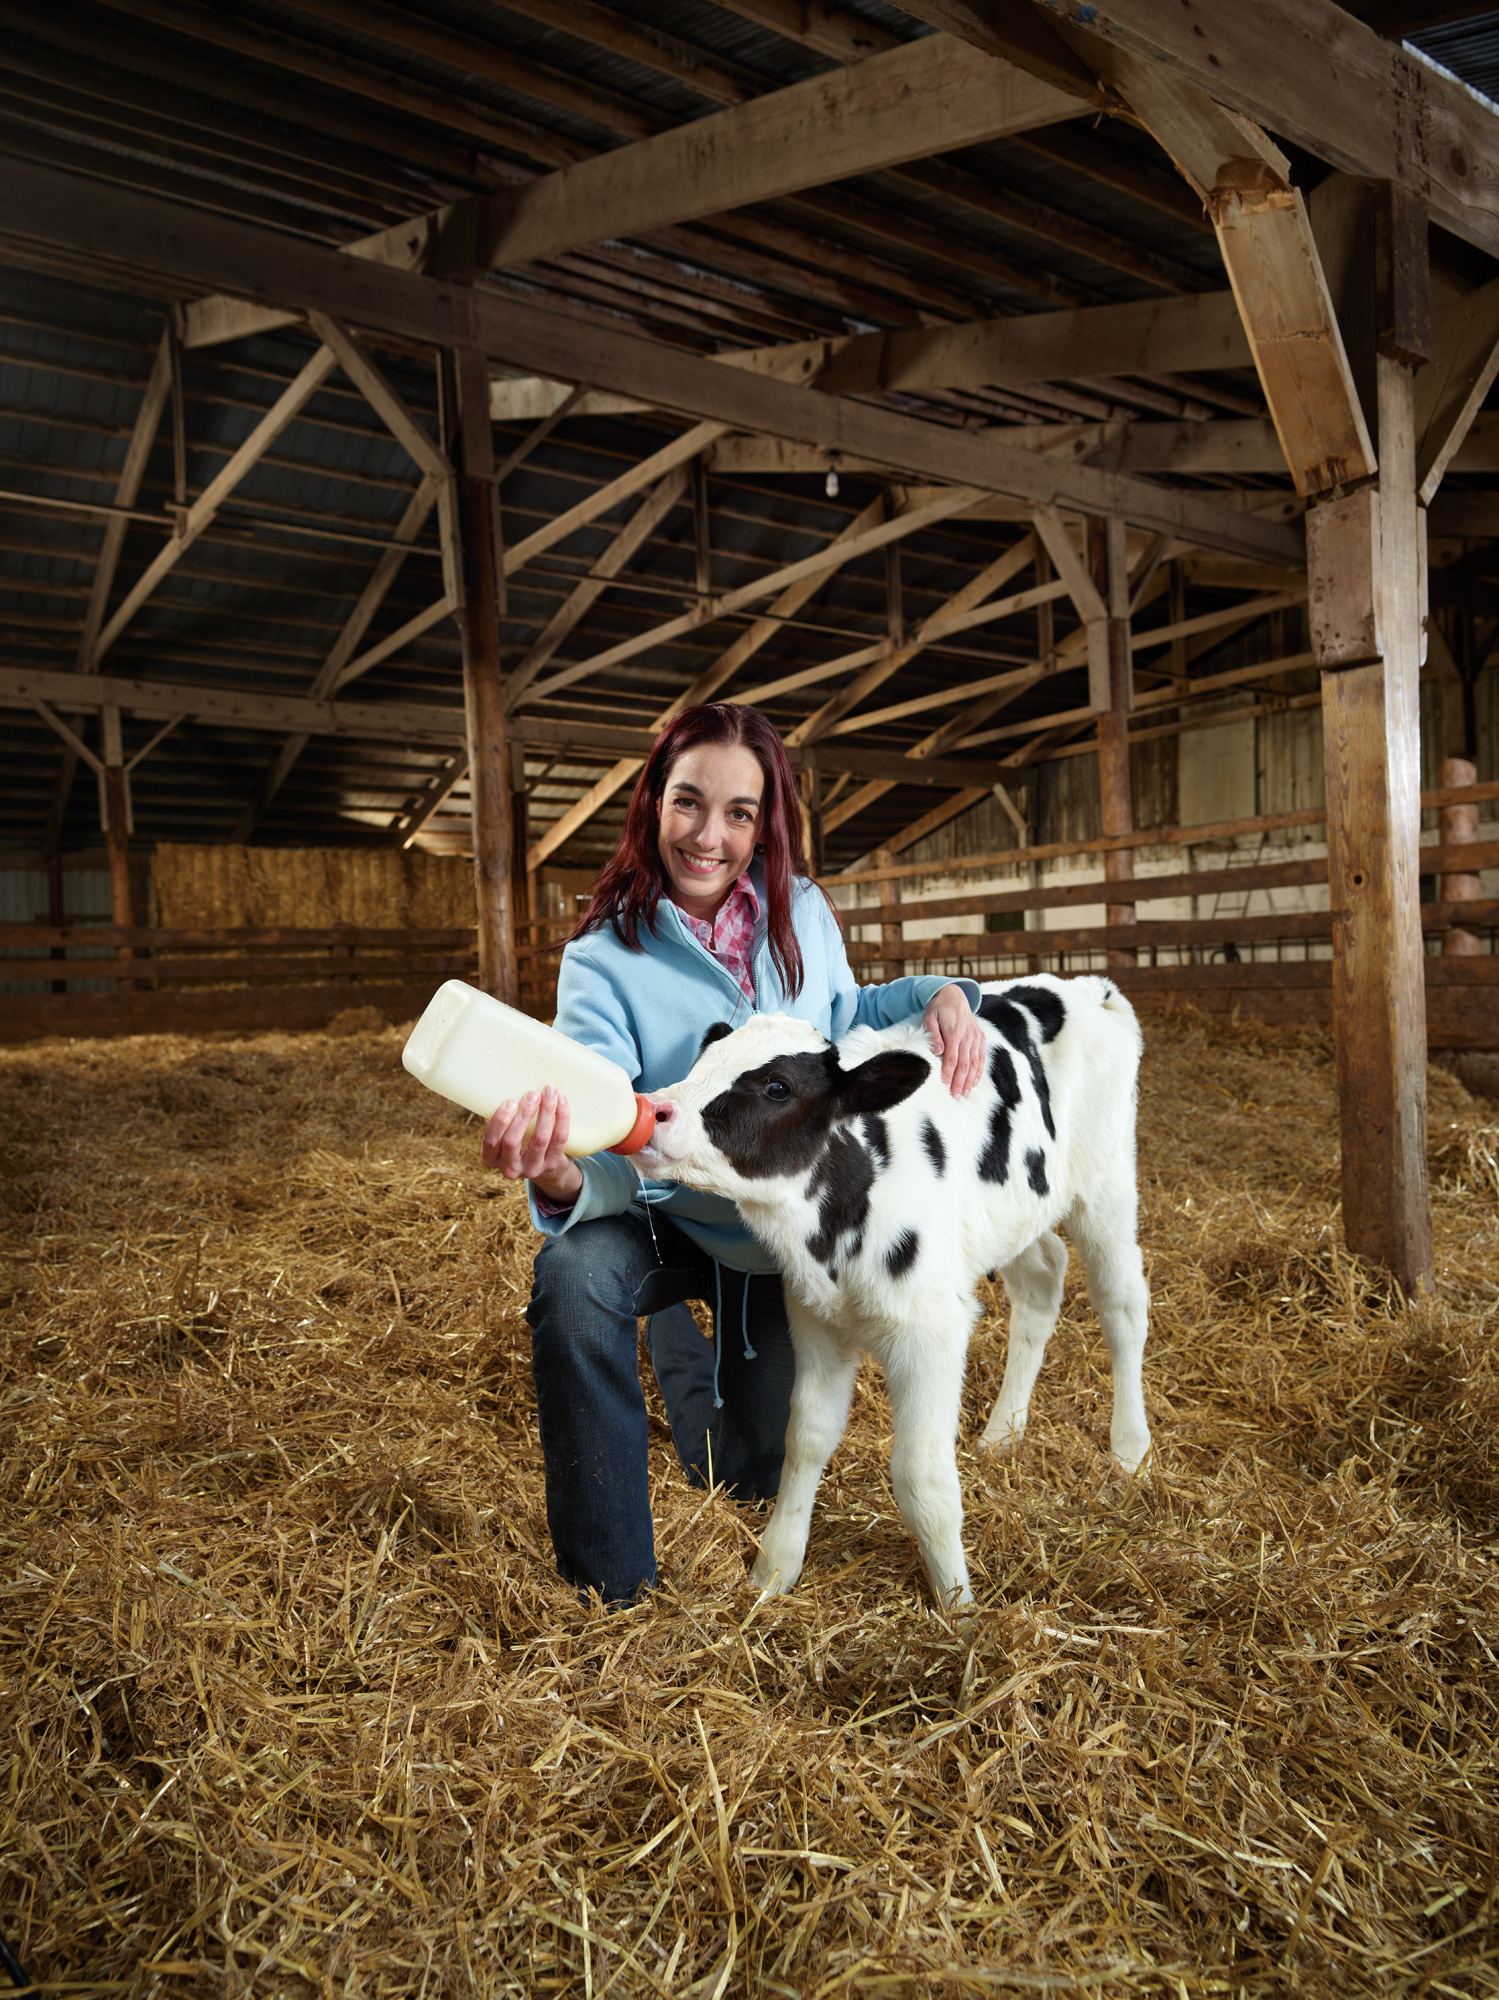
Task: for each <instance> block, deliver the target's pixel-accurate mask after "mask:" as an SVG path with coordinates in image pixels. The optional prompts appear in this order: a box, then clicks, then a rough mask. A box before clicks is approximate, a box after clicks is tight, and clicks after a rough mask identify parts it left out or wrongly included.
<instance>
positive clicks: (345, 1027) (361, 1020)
mask: <svg viewBox="0 0 1499 2000" xmlns="http://www.w3.org/2000/svg"><path fill="white" fill-rule="evenodd" d="M386 1026H388V1023H387V1021H386V1019H385V1016H384V1015H383V1014H382V1013H381V1012H380V1009H379V1008H378V1007H341V1008H340V1009H339V1011H338V1012H337V1013H336V1014H335V1015H334V1016H333V1019H332V1020H331V1021H329V1022H328V1024H327V1025H326V1026H325V1027H324V1029H323V1033H324V1034H325V1035H331V1036H332V1037H333V1038H334V1040H335V1041H338V1040H341V1039H342V1038H343V1037H344V1036H345V1035H373V1034H378V1033H379V1031H380V1030H381V1029H382V1028H384V1027H386Z"/></svg>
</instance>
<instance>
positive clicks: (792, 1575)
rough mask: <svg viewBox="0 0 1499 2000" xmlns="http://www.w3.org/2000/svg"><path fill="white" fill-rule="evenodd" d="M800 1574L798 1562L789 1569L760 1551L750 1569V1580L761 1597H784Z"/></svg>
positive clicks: (793, 1586)
mask: <svg viewBox="0 0 1499 2000" xmlns="http://www.w3.org/2000/svg"><path fill="white" fill-rule="evenodd" d="M800 1575H801V1565H800V1563H798V1564H797V1566H796V1568H795V1569H791V1568H789V1567H788V1566H783V1565H782V1564H780V1563H778V1562H775V1561H773V1560H772V1559H771V1558H770V1557H769V1556H767V1555H765V1554H764V1553H762V1554H761V1555H760V1556H759V1557H757V1559H756V1562H755V1566H754V1568H753V1569H752V1570H751V1571H750V1582H751V1583H752V1584H753V1585H754V1586H755V1588H756V1590H758V1591H759V1593H760V1595H761V1596H762V1597H784V1596H786V1594H787V1593H788V1591H790V1590H792V1589H794V1588H795V1585H796V1579H797V1578H798V1577H799V1576H800Z"/></svg>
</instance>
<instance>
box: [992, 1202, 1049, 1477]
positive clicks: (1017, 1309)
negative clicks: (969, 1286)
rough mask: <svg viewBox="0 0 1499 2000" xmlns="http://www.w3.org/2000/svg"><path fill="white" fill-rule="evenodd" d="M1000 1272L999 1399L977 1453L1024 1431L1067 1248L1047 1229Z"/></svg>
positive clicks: (1004, 1445)
mask: <svg viewBox="0 0 1499 2000" xmlns="http://www.w3.org/2000/svg"><path fill="white" fill-rule="evenodd" d="M1001 1275H1002V1276H1003V1278H1004V1281H1005V1292H1006V1294H1007V1295H1008V1297H1009V1301H1010V1344H1009V1350H1008V1352H1007V1353H1006V1355H1005V1379H1004V1381H1003V1382H1002V1383H1001V1384H1000V1388H999V1401H998V1402H997V1403H996V1404H995V1405H994V1410H993V1413H992V1415H991V1416H990V1418H989V1421H988V1423H987V1424H985V1426H984V1433H983V1436H982V1437H981V1438H980V1439H979V1449H980V1451H993V1452H1003V1451H1007V1450H1008V1449H1009V1448H1010V1446H1011V1445H1012V1444H1014V1443H1015V1441H1016V1439H1017V1438H1020V1437H1023V1436H1024V1434H1025V1419H1026V1413H1027V1411H1028V1410H1029V1409H1030V1405H1031V1392H1032V1390H1033V1389H1034V1388H1035V1386H1036V1377H1037V1376H1038V1375H1039V1374H1040V1372H1041V1362H1042V1360H1043V1358H1044V1356H1045V1354H1046V1343H1047V1341H1048V1340H1050V1339H1051V1335H1052V1329H1053V1328H1054V1327H1055V1325H1056V1323H1057V1314H1058V1313H1059V1312H1060V1311H1061V1309H1062V1286H1063V1283H1064V1282H1065V1280H1066V1277H1067V1246H1066V1244H1065V1243H1064V1242H1063V1241H1062V1239H1061V1237H1060V1236H1056V1235H1054V1234H1053V1233H1052V1231H1051V1230H1049V1229H1048V1230H1047V1231H1045V1233H1044V1234H1043V1235H1041V1236H1038V1237H1037V1238H1036V1240H1035V1242H1034V1243H1032V1244H1031V1245H1030V1247H1029V1248H1028V1249H1026V1250H1022V1251H1021V1253H1020V1255H1019V1256H1018V1257H1017V1258H1016V1259H1015V1260H1014V1262H1013V1263H1011V1264H1006V1265H1005V1267H1004V1271H1003V1273H1002V1274H1001Z"/></svg>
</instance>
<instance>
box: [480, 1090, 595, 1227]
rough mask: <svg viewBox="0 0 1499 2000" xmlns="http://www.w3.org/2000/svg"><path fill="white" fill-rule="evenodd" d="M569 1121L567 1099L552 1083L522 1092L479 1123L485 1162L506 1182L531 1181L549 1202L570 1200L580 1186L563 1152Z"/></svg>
mask: <svg viewBox="0 0 1499 2000" xmlns="http://www.w3.org/2000/svg"><path fill="white" fill-rule="evenodd" d="M533 1118H534V1119H535V1121H536V1130H535V1131H534V1132H533V1133H532V1134H531V1137H530V1141H529V1143H528V1142H527V1139H526V1128H527V1126H529V1125H530V1123H531V1121H532V1119H533ZM571 1124H572V1121H571V1115H570V1113H569V1111H568V1108H567V1099H566V1097H565V1096H564V1095H563V1093H562V1092H561V1091H560V1090H558V1088H557V1086H556V1085H555V1084H552V1083H549V1084H548V1085H547V1087H546V1089H545V1090H541V1091H537V1090H530V1091H527V1093H526V1095H525V1096H524V1097H522V1098H521V1099H520V1100H519V1101H518V1102H510V1103H505V1104H502V1105H501V1106H500V1108H499V1110H498V1111H496V1112H495V1114H494V1116H493V1117H492V1118H491V1119H490V1121H489V1123H488V1124H487V1125H486V1126H485V1127H484V1146H483V1154H482V1157H483V1160H484V1164H485V1166H486V1167H498V1168H499V1170H500V1172H501V1173H502V1174H503V1175H504V1176H505V1178H506V1180H507V1181H518V1180H528V1181H530V1182H531V1183H532V1184H533V1185H534V1187H535V1188H536V1191H537V1193H538V1194H543V1195H545V1196H546V1198H547V1200H548V1201H552V1202H558V1203H564V1202H570V1201H572V1200H574V1199H575V1197H576V1196H577V1193H578V1190H579V1189H580V1188H581V1187H582V1185H583V1174H582V1170H581V1168H580V1167H579V1166H578V1163H577V1161H576V1160H570V1159H569V1158H568V1157H567V1155H566V1153H565V1152H564V1151H563V1150H562V1149H563V1147H564V1146H565V1145H566V1144H567V1135H568V1132H569V1131H570V1130H571Z"/></svg>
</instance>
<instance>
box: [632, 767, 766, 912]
mask: <svg viewBox="0 0 1499 2000" xmlns="http://www.w3.org/2000/svg"><path fill="white" fill-rule="evenodd" d="M764 792H765V773H764V772H763V771H762V770H761V769H760V760H759V758H758V757H757V756H756V755H755V753H754V752H753V750H747V749H745V747H744V745H743V744H742V743H698V744H695V745H694V746H693V747H692V748H691V749H690V750H684V751H683V752H682V754H681V756H680V757H678V758H677V760H676V762H675V763H674V764H673V765H672V767H671V771H670V773H669V774H668V776H667V780H666V790H665V791H664V792H663V793H662V795H661V805H660V815H659V819H658V822H657V835H656V846H657V850H658V852H659V853H660V856H661V865H662V866H663V867H664V868H665V870H666V879H667V882H668V883H669V885H670V889H671V895H672V900H673V901H674V902H676V903H678V904H680V905H681V907H682V908H683V909H684V910H686V911H687V913H688V914H689V916H694V917H701V918H708V919H711V918H713V917H715V916H717V914H718V912H719V910H720V909H721V908H722V907H723V904H724V901H725V899H726V898H727V896H728V893H729V891H730V889H732V888H733V886H734V884H735V882H736V881H737V880H738V879H739V877H740V876H741V875H742V874H743V873H744V871H745V869H746V868H747V867H748V866H749V862H750V856H751V855H752V854H753V853H754V851H755V841H756V839H757V837H758V835H759V832H760V806H761V801H762V798H763V796H764Z"/></svg>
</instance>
